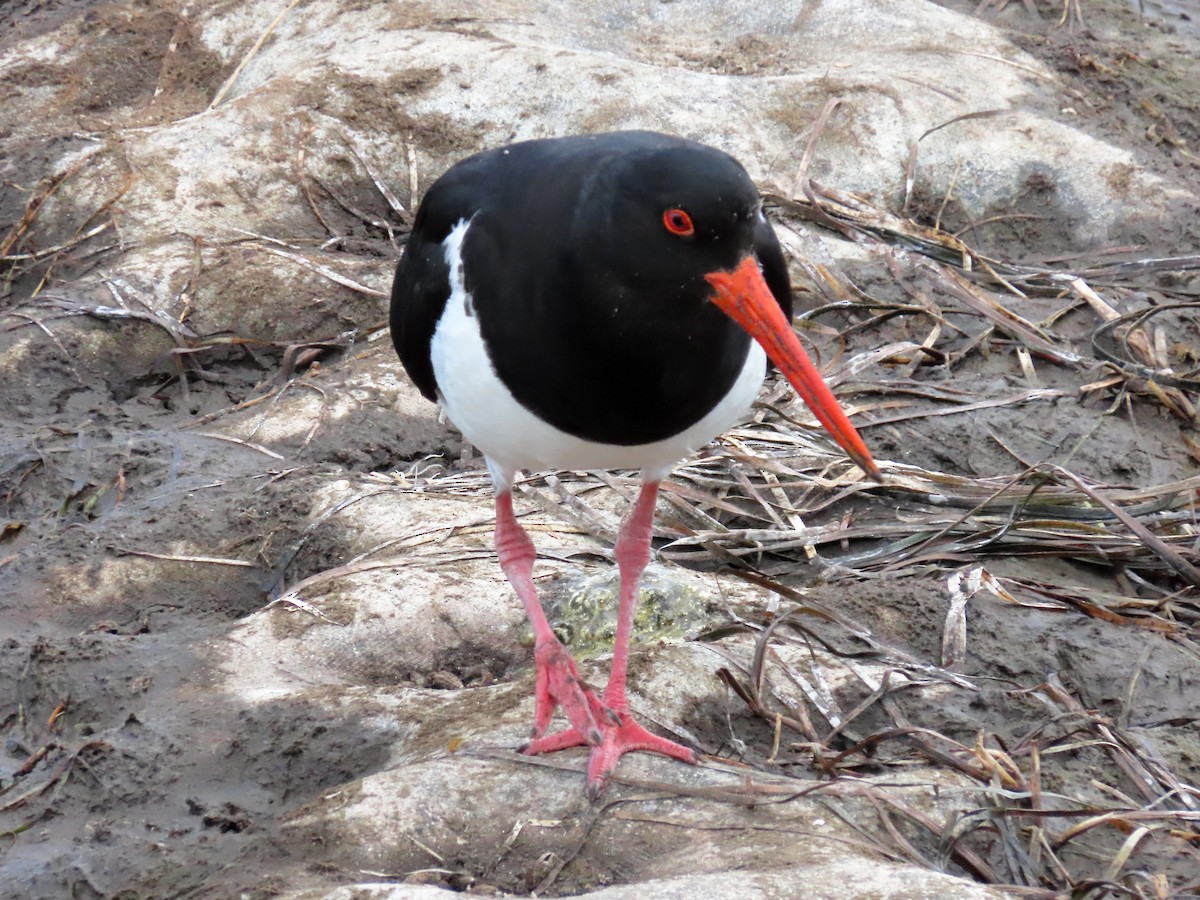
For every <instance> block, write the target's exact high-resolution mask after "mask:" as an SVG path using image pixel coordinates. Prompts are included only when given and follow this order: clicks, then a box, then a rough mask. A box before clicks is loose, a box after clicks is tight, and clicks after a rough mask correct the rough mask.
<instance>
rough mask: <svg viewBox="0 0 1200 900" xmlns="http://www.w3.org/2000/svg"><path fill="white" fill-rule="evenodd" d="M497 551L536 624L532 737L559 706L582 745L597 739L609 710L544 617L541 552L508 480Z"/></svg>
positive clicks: (502, 486)
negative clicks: (538, 569)
mask: <svg viewBox="0 0 1200 900" xmlns="http://www.w3.org/2000/svg"><path fill="white" fill-rule="evenodd" d="M493 478H495V474H494V473H493ZM496 555H497V556H499V557H500V568H501V569H503V570H504V574H505V575H506V576H507V577H508V581H509V583H510V584H511V585H512V586H513V590H515V591H516V592H517V596H518V597H520V598H521V603H522V605H524V607H525V614H526V615H527V616H528V617H529V624H530V626H531V627H532V628H533V658H534V663H535V664H536V667H537V683H536V686H535V689H534V713H533V737H534V738H535V739H537V738H539V737H541V735H542V734H544V733H545V731H546V726H548V725H549V724H550V718H551V717H552V716H553V715H554V710H555V708H556V707H558V706H561V707H562V709H563V712H564V713H565V714H566V716H567V719H568V721H570V723H571V726H572V728H571V730H572V731H574V732H575V733H576V734H578V735H579V740H578V743H580V744H585V743H586V744H595V743H599V741H600V731H599V729H598V728H597V726H596V720H597V717H599V716H602V715H604V714H605V712H606V711H605V710H604V709H603V707H602V706H601V705H600V701H599V700H598V699H597V698H596V695H595V694H594V693H593V692H592V690H591V689H590V688H589V687H588V686H587V685H586V684H585V683H584V682H583V679H582V678H580V677H579V669H578V668H577V667H576V665H575V660H574V659H572V658H571V654H570V652H569V651H568V650H567V648H566V647H564V646H563V645H562V642H561V641H559V639H558V637H557V636H556V635H555V634H554V629H553V628H551V627H550V623H549V622H548V621H547V620H546V614H545V612H544V611H543V610H542V604H541V601H539V600H538V595H537V588H536V587H535V586H534V584H533V563H534V560H535V559H536V558H537V550H536V549H535V548H534V546H533V541H531V540H530V539H529V534H528V533H527V532H526V531H525V529H524V528H522V527H521V523H520V522H518V521H517V517H516V516H515V515H514V514H513V505H512V489H511V488H510V487H509V486H508V484H507V483H506V482H505V481H497V484H496Z"/></svg>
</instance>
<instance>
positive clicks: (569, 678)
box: [533, 640, 608, 744]
mask: <svg viewBox="0 0 1200 900" xmlns="http://www.w3.org/2000/svg"><path fill="white" fill-rule="evenodd" d="M533 658H534V662H535V663H536V664H537V685H536V687H535V688H534V695H533V696H534V707H533V738H534V740H535V741H536V740H538V739H540V738H541V737H542V735H544V734H545V733H546V728H547V727H549V725H550V719H551V718H552V717H553V716H554V710H556V709H557V708H558V707H560V706H561V707H562V710H563V714H564V715H566V717H567V721H568V722H570V723H571V729H572V730H573V731H574V733H575V734H577V735H579V736H580V740H579V743H581V744H599V743H600V740H601V734H600V728H599V726H598V725H597V722H598V721H600V720H601V719H602V718H603V717H604V716H605V715H606V713H607V712H608V711H607V710H606V709H605V708H604V705H603V704H602V703H601V702H600V700H599V699H598V698H597V697H596V694H595V692H594V691H593V690H592V689H591V688H590V687H588V686H587V684H586V682H584V680H583V679H582V678H580V677H579V668H578V667H577V666H576V665H575V660H574V659H572V658H571V654H570V652H569V651H568V650H567V648H566V647H564V646H563V645H562V644H561V643H559V642H558V641H557V640H548V641H542V642H540V643H538V644H537V646H536V647H535V648H534V651H533Z"/></svg>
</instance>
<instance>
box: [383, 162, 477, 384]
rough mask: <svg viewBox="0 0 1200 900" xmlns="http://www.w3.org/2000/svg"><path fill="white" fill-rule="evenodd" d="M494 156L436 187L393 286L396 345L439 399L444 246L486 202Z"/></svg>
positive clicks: (418, 380) (465, 165)
mask: <svg viewBox="0 0 1200 900" xmlns="http://www.w3.org/2000/svg"><path fill="white" fill-rule="evenodd" d="M493 156H494V152H489V153H482V154H478V155H476V156H473V157H470V158H468V159H465V160H463V161H462V162H460V163H458V164H457V165H455V166H452V167H451V168H450V169H448V170H447V171H446V172H445V173H444V174H443V175H442V176H441V177H440V178H438V179H437V181H435V182H434V183H433V185H432V186H431V187H430V188H429V191H428V192H427V193H426V194H425V198H424V199H423V200H422V201H421V205H420V207H419V208H418V209H417V216H416V219H415V220H414V221H413V230H412V234H411V235H409V238H408V245H407V246H406V247H405V248H404V254H403V255H402V256H401V257H400V264H399V265H398V266H396V277H395V279H394V280H393V282H392V308H391V316H390V325H391V330H392V343H393V344H394V345H395V347H396V353H397V354H399V356H400V362H401V363H403V365H404V369H405V371H407V372H408V376H409V377H410V378H411V379H412V380H413V383H414V384H415V385H416V386H417V388H418V389H419V390H420V391H421V393H422V394H423V395H424V396H425V397H427V398H428V399H430V400H433V401H436V400H437V379H436V378H435V377H434V374H433V361H432V359H431V357H430V344H431V343H432V342H433V332H434V330H435V329H436V328H437V323H438V320H439V319H441V317H442V312H443V311H444V310H445V308H446V301H447V300H449V299H450V267H449V265H448V264H447V262H446V249H445V246H444V243H443V242H444V241H445V240H446V237H447V236H448V235H449V234H450V232H451V231H452V230H453V228H454V226H455V225H457V224H458V223H459V222H461V221H463V220H469V219H470V218H471V217H472V216H473V215H475V213H476V212H477V211H478V210H479V208H480V206H481V205H483V203H484V202H486V198H487V182H488V175H487V170H488V167H489V165H490V164H491V162H492V159H493Z"/></svg>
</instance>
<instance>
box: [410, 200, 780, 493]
mask: <svg viewBox="0 0 1200 900" xmlns="http://www.w3.org/2000/svg"><path fill="white" fill-rule="evenodd" d="M469 225H470V222H469V221H467V220H463V221H461V222H459V223H458V224H457V225H456V226H455V227H454V229H453V230H452V231H451V232H450V234H449V235H448V236H447V238H446V240H445V243H444V245H443V246H444V247H445V248H446V262H447V264H448V265H449V266H450V299H449V300H448V301H447V302H446V310H445V312H444V313H442V318H441V319H440V320H439V321H438V324H437V329H436V330H435V331H434V333H433V346H432V358H433V371H434V374H435V375H436V376H437V384H438V392H439V395H440V400H441V404H442V408H443V409H444V410H445V411H446V415H447V416H448V417H449V418H450V421H451V422H453V423H454V425H455V427H456V428H458V430H459V431H461V432H462V433H463V436H464V437H466V439H467V440H469V441H470V442H471V443H472V444H474V445H475V446H476V447H478V448H479V449H480V451H482V452H483V453H484V454H485V455H486V456H487V457H488V459H489V462H490V468H491V470H492V475H493V478H499V479H500V480H502V481H504V482H507V481H509V480H510V479H511V475H512V473H513V472H515V471H516V470H518V469H532V470H543V469H642V470H645V471H646V472H647V474H648V475H650V476H652V477H662V476H664V475H665V474H666V473H667V471H668V470H669V469H670V468H671V466H673V465H674V464H675V463H677V462H678V461H679V460H681V459H683V458H684V457H686V456H688V455H689V454H691V453H693V452H694V451H696V450H698V449H699V448H701V447H703V446H704V445H705V444H707V443H708V442H709V441H711V440H712V439H713V438H714V437H716V436H717V435H718V434H720V433H721V432H722V431H724V430H725V429H727V428H729V427H730V426H732V425H734V424H735V423H736V422H738V420H739V419H741V417H742V416H743V415H744V414H745V412H746V411H747V410H748V409H749V408H750V404H751V403H753V402H754V398H755V397H756V396H757V395H758V390H759V388H760V387H761V386H762V382H763V378H764V377H765V375H766V372H767V357H766V353H764V352H763V349H762V347H760V346H759V345H758V342H757V341H751V342H750V352H749V353H748V354H747V355H746V363H745V365H743V366H742V371H741V374H740V375H738V378H737V381H735V382H734V384H733V387H732V388H731V389H730V391H729V393H728V394H726V395H725V396H724V398H722V400H721V402H720V403H718V404H717V405H716V406H715V407H714V408H713V409H712V410H711V411H710V412H709V413H708V415H706V416H705V417H704V418H703V419H701V420H700V421H699V422H697V423H696V424H695V425H693V426H691V427H690V428H688V429H687V430H686V431H683V432H681V433H680V434H677V435H675V436H674V437H670V438H667V439H665V440H661V441H655V442H654V443H651V444H637V445H634V446H621V445H617V444H601V443H596V442H594V441H587V440H583V439H582V438H578V437H575V436H573V435H570V434H567V433H566V432H565V431H560V430H559V429H557V428H555V427H554V426H553V425H549V424H547V423H546V422H543V421H542V420H541V419H539V418H538V417H537V416H535V415H534V414H533V413H531V412H530V411H529V410H528V409H526V408H525V407H524V406H522V405H521V404H520V403H519V402H517V400H516V398H514V397H513V395H512V394H511V393H510V392H509V390H508V388H507V387H505V386H504V384H503V382H501V381H500V379H499V378H498V377H497V376H496V371H495V369H494V368H492V362H491V359H490V358H489V357H488V353H487V348H486V347H485V346H484V343H483V336H482V334H480V331H479V318H478V316H477V315H471V314H468V309H469V308H472V300H471V296H470V294H468V293H467V290H466V287H465V285H464V283H463V272H462V242H463V237H464V236H465V235H466V233H467V228H468V226H469ZM579 402H581V403H586V402H587V398H586V397H581V398H580V401H579Z"/></svg>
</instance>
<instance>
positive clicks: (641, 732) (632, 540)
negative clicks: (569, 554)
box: [525, 479, 696, 800]
mask: <svg viewBox="0 0 1200 900" xmlns="http://www.w3.org/2000/svg"><path fill="white" fill-rule="evenodd" d="M657 500H658V481H657V480H655V479H648V480H646V481H645V482H644V483H643V484H642V490H641V493H639V494H638V499H637V502H636V503H634V505H633V509H632V510H631V511H630V513H629V517H628V518H627V519H626V520H625V522H624V524H623V525H622V526H621V533H620V534H619V535H618V536H617V545H616V557H617V567H618V568H619V569H620V573H621V599H620V603H619V606H618V609H617V635H616V641H615V643H614V646H613V664H612V674H611V675H610V676H609V680H608V687H607V688H605V690H604V696H603V701H604V705H605V706H606V707H607V708H608V709H607V711H608V713H609V715H607V716H605V717H603V718H600V719H598V720H597V723H598V725H599V726H600V733H601V740H600V743H599V745H596V746H593V747H592V752H591V757H590V758H589V759H588V770H587V796H588V797H589V799H592V800H595V799H596V798H597V797H599V796H600V793H601V792H602V791H603V790H604V786H605V785H606V784H607V783H608V779H609V778H610V777H612V773H613V770H614V769H616V767H617V762H618V761H619V760H620V759H621V757H622V756H623V755H625V754H626V753H628V752H630V751H631V750H648V751H650V752H651V753H661V754H663V755H664V756H670V757H673V758H674V759H680V760H683V761H684V762H688V763H695V762H696V753H695V751H694V750H692V749H690V748H688V747H684V746H683V745H682V744H677V743H675V742H674V741H669V740H667V739H666V738H662V737H659V736H658V735H656V734H652V733H650V732H649V731H647V730H646V729H645V728H643V727H642V726H641V725H640V724H638V723H637V722H636V721H634V719H633V717H632V716H631V715H630V713H629V701H628V699H627V698H626V696H625V677H626V669H627V668H628V665H629V642H630V639H631V638H632V636H633V616H634V612H635V610H636V609H637V603H638V583H639V581H640V580H641V577H642V571H643V570H644V569H645V568H646V564H647V563H649V562H650V539H651V537H652V533H653V524H654V508H655V505H656V503H657ZM581 743H583V741H581V740H580V739H579V735H578V733H577V732H576V731H575V729H567V730H566V731H560V732H558V733H556V734H550V735H546V737H544V738H539V739H538V740H535V741H531V742H530V744H529V746H528V747H527V748H526V750H525V752H526V753H544V752H548V751H551V750H561V749H563V748H564V747H573V746H577V745H579V744H581Z"/></svg>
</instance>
